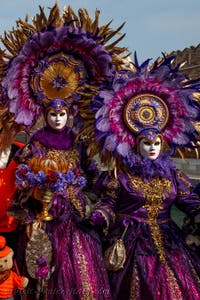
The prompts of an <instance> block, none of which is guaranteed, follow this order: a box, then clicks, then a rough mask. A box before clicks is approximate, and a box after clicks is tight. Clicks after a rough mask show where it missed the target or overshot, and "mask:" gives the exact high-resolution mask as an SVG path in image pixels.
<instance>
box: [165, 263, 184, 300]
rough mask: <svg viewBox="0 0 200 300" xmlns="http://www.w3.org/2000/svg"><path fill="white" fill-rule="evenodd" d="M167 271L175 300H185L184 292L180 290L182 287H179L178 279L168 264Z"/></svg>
mask: <svg viewBox="0 0 200 300" xmlns="http://www.w3.org/2000/svg"><path fill="white" fill-rule="evenodd" d="M165 269H166V281H167V283H168V285H169V286H170V291H171V292H172V296H173V299H176V300H183V299H184V298H183V296H182V292H181V290H180V287H179V285H178V282H177V279H176V278H175V276H174V273H173V271H172V270H171V268H170V267H169V266H168V264H167V263H166V264H165Z"/></svg>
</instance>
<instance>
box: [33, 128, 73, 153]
mask: <svg viewBox="0 0 200 300" xmlns="http://www.w3.org/2000/svg"><path fill="white" fill-rule="evenodd" d="M34 141H38V142H39V143H40V144H41V145H43V146H45V147H46V148H49V149H51V148H53V149H58V150H67V149H69V147H70V146H72V144H73V142H74V134H73V132H72V130H71V128H68V127H65V128H64V129H63V130H54V129H52V128H50V127H44V128H42V129H39V130H38V131H36V133H35V134H34V135H33V136H32V137H31V139H30V142H34Z"/></svg>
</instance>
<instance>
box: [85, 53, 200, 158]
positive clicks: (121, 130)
mask: <svg viewBox="0 0 200 300" xmlns="http://www.w3.org/2000/svg"><path fill="white" fill-rule="evenodd" d="M173 59H174V57H168V58H167V57H165V56H164V55H163V58H162V59H159V60H156V61H155V62H154V63H153V64H151V65H150V60H147V61H145V62H144V63H143V64H142V65H139V64H138V61H137V57H136V55H135V62H134V64H133V66H134V69H135V71H134V72H132V71H130V70H121V71H119V72H118V73H117V74H116V75H115V76H114V78H113V81H112V84H111V85H110V86H109V87H108V86H107V87H105V86H102V87H101V88H100V90H99V92H98V93H97V94H95V95H94V97H93V98H92V100H91V101H90V110H91V113H90V118H88V120H87V122H86V123H85V135H88V136H89V137H90V141H93V143H91V146H90V153H91V155H94V154H96V153H99V155H100V157H101V159H102V161H103V162H105V161H107V162H110V161H112V160H113V159H118V158H119V159H120V158H121V159H126V158H128V156H129V154H130V151H133V150H135V148H136V141H137V136H138V135H139V134H140V133H141V131H142V130H144V129H150V128H153V129H156V130H157V131H159V132H160V133H161V134H162V136H163V138H164V141H165V142H166V143H167V144H168V146H169V147H170V148H171V149H173V150H174V149H176V148H179V147H182V146H185V147H193V146H194V145H197V144H195V143H197V141H198V140H199V132H198V131H197V130H196V128H195V122H198V121H199V120H200V102H198V101H197V99H196V98H195V93H196V94H199V89H200V84H199V80H196V81H191V80H189V79H188V78H187V77H186V76H184V75H182V74H181V73H180V72H179V66H176V67H173ZM118 162H119V160H118Z"/></svg>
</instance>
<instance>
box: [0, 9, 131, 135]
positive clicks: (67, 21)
mask: <svg viewBox="0 0 200 300" xmlns="http://www.w3.org/2000/svg"><path fill="white" fill-rule="evenodd" d="M98 19H99V11H98V10H96V12H95V18H94V20H92V18H91V17H90V16H89V14H88V12H87V10H85V9H79V10H78V15H76V14H75V13H74V11H73V10H72V8H71V7H70V6H69V7H68V9H67V10H66V9H64V10H63V11H62V14H61V13H60V11H59V8H58V5H57V4H55V6H54V7H53V8H52V9H51V10H50V14H49V16H48V17H47V16H45V13H44V9H42V8H41V7H40V13H39V14H37V15H36V16H35V17H34V18H33V19H32V23H29V22H28V18H27V17H26V19H25V20H24V21H23V20H21V19H19V20H18V21H17V22H16V25H17V26H16V29H13V30H11V31H9V32H5V34H4V37H1V41H2V43H3V44H4V46H5V47H6V51H5V52H4V51H3V50H0V80H1V82H2V84H1V94H2V102H3V105H4V107H7V108H8V110H9V113H11V114H13V116H14V122H16V123H17V124H22V125H24V126H25V127H26V128H27V130H29V128H30V127H31V126H33V125H34V124H35V123H36V121H37V120H38V117H39V115H40V113H41V112H42V109H43V104H44V103H47V102H49V101H51V100H52V99H55V98H60V99H63V100H65V101H67V102H68V104H69V105H70V104H71V103H72V102H76V101H77V100H79V99H80V98H81V95H82V94H81V93H82V91H83V90H84V88H85V86H86V85H87V84H90V85H98V84H99V83H100V82H101V81H102V80H108V81H109V80H110V79H111V78H112V76H113V72H114V71H115V70H117V69H118V68H120V66H121V65H122V64H123V62H124V59H125V57H126V56H127V55H128V53H126V52H127V49H126V48H121V47H118V46H117V44H118V42H119V41H120V40H121V39H122V38H123V37H124V35H120V36H119V37H118V38H117V40H115V41H113V42H111V43H110V44H109V41H110V40H111V39H112V38H113V37H114V36H115V35H116V34H119V33H120V30H121V28H122V27H123V25H124V24H122V25H121V26H120V27H119V28H117V29H116V30H113V29H111V28H110V23H111V22H110V23H108V24H106V25H103V26H99V24H98V23H99V22H98ZM123 55H124V57H123Z"/></svg>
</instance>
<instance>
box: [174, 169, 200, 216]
mask: <svg viewBox="0 0 200 300" xmlns="http://www.w3.org/2000/svg"><path fill="white" fill-rule="evenodd" d="M176 184H177V198H176V202H175V203H176V205H177V207H178V208H179V209H181V210H182V211H183V212H185V213H186V214H188V215H190V216H192V217H193V216H196V215H198V214H200V198H199V196H198V195H197V194H196V193H194V192H193V185H192V183H191V181H190V179H189V178H188V177H187V175H185V174H184V173H183V172H182V171H178V172H177V174H176Z"/></svg>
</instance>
